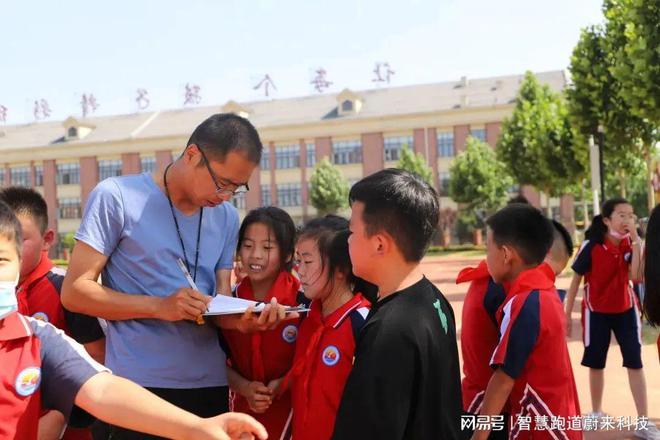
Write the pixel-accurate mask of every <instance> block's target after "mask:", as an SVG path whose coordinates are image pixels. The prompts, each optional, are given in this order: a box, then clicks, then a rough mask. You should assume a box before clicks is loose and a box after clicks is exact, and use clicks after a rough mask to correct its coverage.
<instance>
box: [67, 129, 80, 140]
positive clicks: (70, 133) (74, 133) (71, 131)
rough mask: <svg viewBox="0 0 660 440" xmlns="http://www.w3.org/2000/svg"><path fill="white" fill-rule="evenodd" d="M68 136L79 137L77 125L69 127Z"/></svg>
mask: <svg viewBox="0 0 660 440" xmlns="http://www.w3.org/2000/svg"><path fill="white" fill-rule="evenodd" d="M67 136H69V137H70V138H75V137H78V129H77V128H76V127H69V131H68V132H67Z"/></svg>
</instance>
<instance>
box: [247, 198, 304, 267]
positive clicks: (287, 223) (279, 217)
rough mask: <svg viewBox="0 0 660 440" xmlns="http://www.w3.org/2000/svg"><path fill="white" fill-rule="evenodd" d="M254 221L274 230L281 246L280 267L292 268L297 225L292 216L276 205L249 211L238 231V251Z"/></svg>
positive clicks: (276, 239)
mask: <svg viewBox="0 0 660 440" xmlns="http://www.w3.org/2000/svg"><path fill="white" fill-rule="evenodd" d="M253 223H262V224H264V225H266V226H268V228H269V229H270V230H271V231H272V232H273V234H274V235H275V241H276V242H277V245H278V247H279V248H280V268H282V269H283V270H291V269H292V268H293V253H294V251H295V246H296V225H295V224H294V223H293V219H292V218H291V216H290V215H289V214H288V213H287V212H286V211H284V210H283V209H280V208H278V207H275V206H265V207H261V208H256V209H253V210H252V211H250V212H248V214H247V215H246V216H245V218H244V219H243V223H241V228H240V229H239V231H238V244H237V245H236V249H237V251H238V250H240V249H241V245H242V244H243V239H244V238H245V231H246V230H247V228H248V226H250V225H251V224H253ZM287 260H288V261H287Z"/></svg>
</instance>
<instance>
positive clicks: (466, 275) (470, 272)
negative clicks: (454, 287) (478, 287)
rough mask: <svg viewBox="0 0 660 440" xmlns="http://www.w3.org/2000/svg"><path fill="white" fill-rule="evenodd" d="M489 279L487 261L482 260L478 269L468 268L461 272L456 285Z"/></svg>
mask: <svg viewBox="0 0 660 440" xmlns="http://www.w3.org/2000/svg"><path fill="white" fill-rule="evenodd" d="M489 277H490V273H488V265H486V260H481V261H480V262H479V265H478V266H477V267H466V268H465V269H463V270H461V271H460V272H459V273H458V276H457V277H456V284H461V283H465V282H467V281H474V280H478V279H483V278H489Z"/></svg>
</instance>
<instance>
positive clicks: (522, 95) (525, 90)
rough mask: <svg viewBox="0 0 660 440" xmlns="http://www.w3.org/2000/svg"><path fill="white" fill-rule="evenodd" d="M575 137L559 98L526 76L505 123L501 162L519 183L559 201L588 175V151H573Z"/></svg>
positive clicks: (503, 126) (499, 154) (529, 76)
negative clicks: (584, 175) (585, 165)
mask: <svg viewBox="0 0 660 440" xmlns="http://www.w3.org/2000/svg"><path fill="white" fill-rule="evenodd" d="M573 134H574V133H573V130H572V128H571V125H570V121H569V119H568V110H567V108H566V105H565V103H564V101H563V99H562V97H561V95H559V94H557V93H554V92H553V91H552V90H550V87H549V86H548V85H542V84H540V83H539V81H538V80H537V78H536V77H535V76H534V74H533V73H531V72H526V73H525V78H524V79H523V81H522V84H521V85H520V90H519V92H518V96H517V97H516V104H515V108H514V110H513V113H512V115H511V117H509V118H506V119H505V120H504V121H503V123H502V132H501V135H500V138H499V139H498V143H497V157H498V158H499V159H500V160H501V161H502V162H503V163H505V164H506V165H507V167H508V169H509V170H510V171H511V174H512V175H513V177H514V179H516V180H517V182H518V183H519V184H521V185H533V186H534V187H536V188H537V189H538V190H540V191H542V192H543V193H545V194H546V195H547V196H548V198H549V197H550V196H558V195H561V194H563V193H564V192H567V191H568V190H569V188H570V187H571V185H573V184H574V183H575V182H576V181H578V180H579V179H580V178H581V176H582V175H583V174H584V170H585V167H584V164H585V162H586V159H587V154H586V149H585V148H584V147H583V148H575V144H574V136H573ZM547 208H548V210H549V204H548V206H547Z"/></svg>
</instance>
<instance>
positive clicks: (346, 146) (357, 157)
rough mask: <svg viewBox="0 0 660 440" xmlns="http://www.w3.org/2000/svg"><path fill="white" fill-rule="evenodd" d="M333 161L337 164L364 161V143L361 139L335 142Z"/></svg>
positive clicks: (333, 144) (333, 145)
mask: <svg viewBox="0 0 660 440" xmlns="http://www.w3.org/2000/svg"><path fill="white" fill-rule="evenodd" d="M332 162H333V163H334V164H337V165H345V164H349V163H362V143H361V142H360V141H359V140H353V141H340V142H333V143H332Z"/></svg>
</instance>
